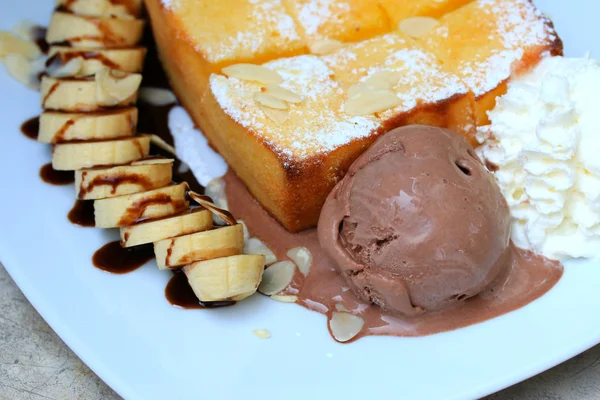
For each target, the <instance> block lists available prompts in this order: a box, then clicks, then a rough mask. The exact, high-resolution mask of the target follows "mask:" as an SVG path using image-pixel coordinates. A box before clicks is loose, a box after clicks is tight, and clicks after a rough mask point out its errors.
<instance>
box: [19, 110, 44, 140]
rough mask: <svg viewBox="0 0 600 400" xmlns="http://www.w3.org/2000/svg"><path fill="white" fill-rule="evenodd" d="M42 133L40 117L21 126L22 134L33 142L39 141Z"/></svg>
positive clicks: (31, 119)
mask: <svg viewBox="0 0 600 400" xmlns="http://www.w3.org/2000/svg"><path fill="white" fill-rule="evenodd" d="M39 131H40V117H39V116H37V117H33V118H29V119H28V120H27V121H25V122H23V123H22V124H21V133H22V134H23V135H25V136H27V137H28V138H29V139H31V140H37V138H38V133H39Z"/></svg>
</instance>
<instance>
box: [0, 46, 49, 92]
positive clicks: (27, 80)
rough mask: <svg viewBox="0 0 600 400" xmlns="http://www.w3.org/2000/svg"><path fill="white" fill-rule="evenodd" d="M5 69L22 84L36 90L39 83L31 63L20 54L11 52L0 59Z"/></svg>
mask: <svg viewBox="0 0 600 400" xmlns="http://www.w3.org/2000/svg"><path fill="white" fill-rule="evenodd" d="M2 63H3V64H4V67H6V71H7V72H8V73H9V75H10V76H12V77H13V78H15V79H16V80H17V81H19V82H20V83H22V84H23V85H25V86H27V87H29V88H31V89H35V90H38V89H39V87H40V83H39V81H38V80H37V73H36V71H35V68H34V66H33V64H32V63H31V62H30V61H29V60H28V59H27V58H26V57H25V56H23V55H22V54H18V53H11V54H8V55H6V56H5V57H4V59H3V60H2Z"/></svg>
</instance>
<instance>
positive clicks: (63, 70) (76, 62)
mask: <svg viewBox="0 0 600 400" xmlns="http://www.w3.org/2000/svg"><path fill="white" fill-rule="evenodd" d="M82 67H83V60H82V59H81V58H73V59H72V60H69V61H68V62H67V63H66V64H50V66H48V68H46V73H47V74H48V75H50V76H52V77H54V78H67V77H77V76H79V74H80V72H81V68H82Z"/></svg>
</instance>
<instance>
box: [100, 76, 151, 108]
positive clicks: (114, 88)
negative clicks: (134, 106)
mask: <svg viewBox="0 0 600 400" xmlns="http://www.w3.org/2000/svg"><path fill="white" fill-rule="evenodd" d="M95 80H96V93H97V96H98V99H97V100H98V102H99V103H101V104H103V105H105V106H114V105H117V104H119V103H121V102H123V101H125V100H127V99H129V98H131V97H133V96H135V95H136V94H137V91H138V89H139V87H140V83H142V75H140V74H128V73H126V72H121V71H118V70H114V69H103V70H101V71H99V72H97V73H96V76H95Z"/></svg>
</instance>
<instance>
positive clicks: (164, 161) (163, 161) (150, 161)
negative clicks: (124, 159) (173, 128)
mask: <svg viewBox="0 0 600 400" xmlns="http://www.w3.org/2000/svg"><path fill="white" fill-rule="evenodd" d="M150 141H152V140H150ZM173 162H175V160H173V159H172V158H148V159H146V160H139V161H134V162H132V163H131V165H155V164H172V163H173Z"/></svg>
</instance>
